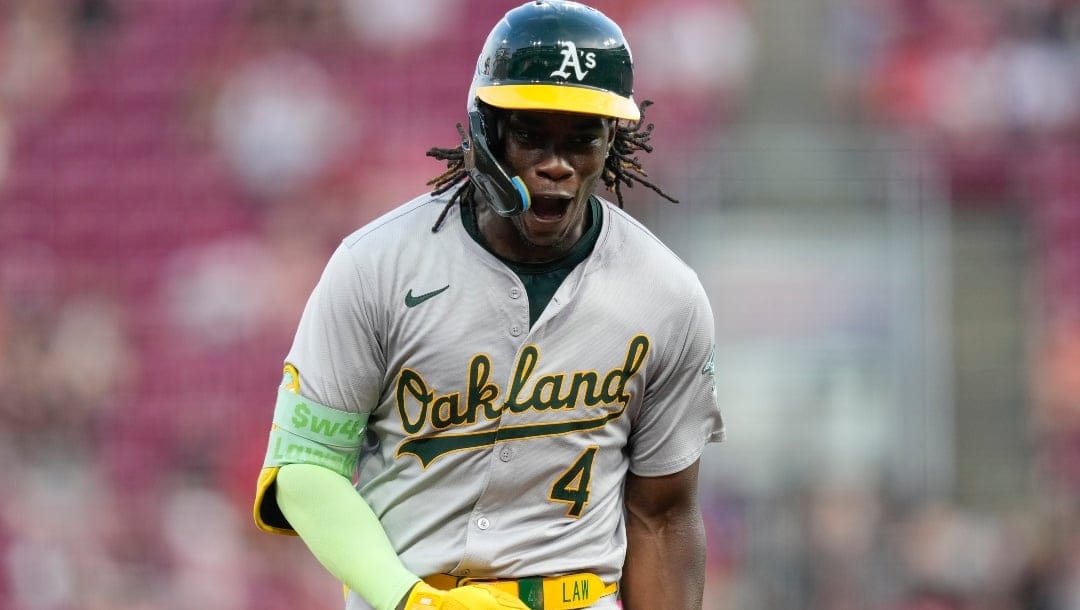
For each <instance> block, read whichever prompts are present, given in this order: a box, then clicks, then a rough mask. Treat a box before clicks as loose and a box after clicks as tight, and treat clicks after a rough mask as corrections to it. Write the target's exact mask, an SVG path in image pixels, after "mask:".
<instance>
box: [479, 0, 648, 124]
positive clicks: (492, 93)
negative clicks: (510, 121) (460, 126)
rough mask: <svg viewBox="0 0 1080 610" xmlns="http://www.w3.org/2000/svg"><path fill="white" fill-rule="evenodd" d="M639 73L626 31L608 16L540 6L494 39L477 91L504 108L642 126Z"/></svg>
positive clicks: (556, 3) (554, 4)
mask: <svg viewBox="0 0 1080 610" xmlns="http://www.w3.org/2000/svg"><path fill="white" fill-rule="evenodd" d="M633 92H634V68H633V61H632V58H631V55H630V46H629V45H628V44H627V42H626V38H624V37H623V33H622V30H621V29H620V28H619V26H618V25H617V24H616V23H615V22H614V21H612V20H611V19H609V18H608V17H607V16H605V15H604V14H603V13H601V12H600V11H598V10H596V9H594V8H591V7H588V6H585V5H583V4H579V3H577V2H570V1H565V0H535V1H532V2H528V3H526V4H523V5H521V6H519V7H517V8H515V9H513V10H511V11H509V12H508V13H506V15H505V16H504V17H503V18H502V19H501V20H500V21H499V23H497V24H496V25H495V27H494V28H493V29H492V30H491V33H490V34H488V37H487V41H486V42H485V43H484V48H483V50H482V51H481V52H480V57H479V58H478V59H477V61H476V74H475V75H474V76H473V81H472V86H471V87H470V88H469V100H468V110H470V111H472V110H475V109H476V106H477V104H476V101H477V100H480V101H482V102H484V103H486V104H489V105H491V106H494V107H496V108H504V109H510V110H536V111H556V112H574V113H579V114H591V115H597V116H604V117H612V118H616V119H629V120H632V121H636V120H638V119H640V118H641V113H640V112H639V110H638V106H637V103H636V102H634V97H633Z"/></svg>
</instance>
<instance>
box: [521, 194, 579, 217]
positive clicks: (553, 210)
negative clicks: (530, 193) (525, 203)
mask: <svg viewBox="0 0 1080 610" xmlns="http://www.w3.org/2000/svg"><path fill="white" fill-rule="evenodd" d="M571 203H573V198H571V197H536V196H534V197H533V198H532V205H531V206H530V207H529V209H530V210H532V213H533V215H534V216H536V218H537V219H538V220H541V221H543V222H558V221H560V220H562V219H563V217H564V216H566V212H567V210H569V209H570V204H571Z"/></svg>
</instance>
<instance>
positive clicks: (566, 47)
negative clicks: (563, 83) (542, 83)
mask: <svg viewBox="0 0 1080 610" xmlns="http://www.w3.org/2000/svg"><path fill="white" fill-rule="evenodd" d="M559 45H561V46H562V51H560V52H561V53H562V58H563V59H562V65H561V66H559V69H558V70H555V71H554V72H552V73H551V75H550V76H561V77H562V78H567V79H568V78H570V73H569V72H567V71H566V69H567V68H573V69H574V78H575V79H577V80H579V81H580V80H583V79H584V78H585V75H586V74H588V73H589V70H582V69H581V58H582V57H584V59H585V67H586V68H589V69H590V70H591V69H592V68H595V67H596V53H580V54H579V53H578V50H577V45H575V44H574V43H573V41H570V40H567V41H565V42H560V43H559ZM579 55H580V57H579Z"/></svg>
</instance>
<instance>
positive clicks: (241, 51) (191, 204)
mask: <svg viewBox="0 0 1080 610" xmlns="http://www.w3.org/2000/svg"><path fill="white" fill-rule="evenodd" d="M596 5H597V6H598V7H600V8H602V9H603V10H604V11H605V12H607V13H608V14H609V15H611V16H612V17H613V18H615V19H616V20H617V21H619V22H620V23H621V24H623V26H624V29H626V30H627V34H628V38H629V39H630V40H631V41H632V43H634V44H635V47H634V48H635V54H636V55H637V56H638V58H639V66H640V70H639V73H640V77H639V82H638V90H639V91H642V92H643V93H642V96H641V97H643V98H650V99H655V100H656V101H657V106H656V107H655V109H650V112H649V113H648V114H647V118H648V120H650V121H655V122H656V123H657V125H658V127H657V136H656V140H655V142H654V143H655V144H657V146H658V147H660V149H661V150H663V147H664V146H668V147H672V146H673V145H674V144H676V143H679V144H681V145H683V146H688V144H687V143H688V142H691V143H692V142H693V141H695V139H697V138H702V139H704V138H706V137H712V136H714V134H715V133H721V134H722V133H723V129H724V128H725V126H727V125H730V124H731V123H732V122H734V121H738V119H739V112H740V109H741V107H742V105H743V104H744V103H746V99H747V98H748V96H749V91H750V89H751V85H752V79H753V76H754V62H755V39H756V36H758V35H759V34H758V32H757V31H756V28H755V23H754V17H753V16H754V12H753V2H750V1H749V0H708V1H707V0H682V1H678V2H671V3H664V4H663V6H662V7H660V6H658V5H657V3H653V2H648V1H646V0H634V1H627V0H621V1H619V2H615V1H614V0H612V1H610V2H598V3H597V4H596ZM505 9H506V4H505V3H503V2H497V1H496V0H439V2H431V1H430V0H393V1H387V0H244V1H242V2H236V1H231V0H138V1H134V0H6V1H4V2H0V464H3V467H2V468H0V489H3V493H2V494H0V608H10V609H12V610H68V609H71V610H74V609H78V610H99V609H110V610H149V609H159V608H168V609H177V610H181V609H187V608H191V609H195V608H199V609H205V608H213V609H215V610H239V609H243V608H259V609H260V610H273V609H276V608H281V609H286V608H290V609H291V608H297V607H300V608H333V607H337V605H338V603H339V601H340V598H339V595H340V589H339V588H337V586H336V584H335V583H334V582H332V580H331V579H330V577H329V576H327V575H326V574H325V573H324V572H323V571H322V570H321V568H320V567H319V566H318V565H317V564H316V563H315V562H314V560H313V559H311V558H310V557H309V556H308V555H307V554H306V552H305V551H304V549H303V548H302V545H301V543H300V542H299V541H295V540H287V539H282V538H278V537H272V536H267V535H265V534H262V533H260V532H258V531H257V530H256V529H255V528H254V526H253V524H252V520H251V517H250V506H251V501H252V493H253V490H254V484H255V477H256V475H257V472H258V469H259V466H260V465H261V463H262V457H263V451H264V449H265V439H266V433H267V424H268V421H269V416H270V412H271V410H272V405H273V400H274V396H275V391H276V384H277V383H278V381H279V379H280V367H281V359H282V357H283V356H284V354H285V352H286V350H287V349H288V346H289V343H290V340H291V333H292V331H293V329H294V326H295V324H296V321H297V320H298V318H299V315H300V311H301V309H302V307H303V304H304V300H305V299H306V297H307V294H308V292H309V291H310V289H311V288H312V286H313V285H314V283H315V281H316V279H317V277H318V274H319V272H320V270H321V267H322V265H323V263H324V262H325V260H326V258H327V256H328V255H329V253H330V251H331V250H332V249H333V247H334V246H335V245H336V243H337V241H338V240H339V239H340V238H341V237H342V236H344V235H345V234H346V233H347V232H349V231H350V230H351V229H352V228H354V227H357V226H359V225H360V224H362V223H363V222H365V221H367V220H370V219H372V218H374V217H375V216H377V215H378V214H380V213H381V212H383V211H386V210H388V209H390V208H392V207H394V206H395V205H396V204H398V203H400V202H401V201H404V200H405V199H407V198H411V197H412V196H415V195H416V194H419V193H420V192H422V190H423V189H424V184H425V182H426V181H427V180H429V179H430V178H432V177H434V176H435V175H437V174H439V173H441V171H442V169H443V168H442V167H440V166H439V164H438V163H436V162H435V161H433V160H431V159H425V152H426V151H427V149H428V148H430V147H433V146H447V145H451V144H453V143H454V142H456V140H457V138H458V135H457V132H456V130H455V129H454V124H455V123H456V122H460V121H461V119H462V118H463V117H462V115H463V110H464V107H465V91H466V89H467V85H468V82H469V79H470V78H471V72H472V69H473V63H474V61H475V54H476V52H477V50H478V48H479V43H480V41H481V40H482V39H483V36H484V35H485V34H486V32H487V29H488V28H489V27H490V24H491V22H492V20H493V18H494V17H495V16H496V15H499V14H501V13H502V12H503V11H504V10H505ZM826 14H827V17H828V20H829V23H830V26H831V28H832V31H831V32H830V35H829V39H828V41H825V42H823V47H822V49H821V52H822V53H823V54H824V61H825V65H826V66H827V67H828V69H829V78H830V81H829V82H830V91H831V92H832V94H833V95H834V99H833V100H832V103H833V104H834V107H835V108H836V109H837V112H838V113H840V114H839V116H841V117H843V118H844V120H850V121H853V122H860V123H861V122H865V123H866V124H867V125H883V126H884V127H882V128H884V129H905V130H917V131H920V132H924V133H927V134H929V135H930V137H932V138H934V139H935V141H938V142H940V145H939V146H938V147H936V148H935V150H937V151H939V152H940V153H941V154H940V159H939V162H940V164H941V168H942V171H943V173H944V174H945V175H946V176H947V177H948V185H949V192H950V193H951V195H952V198H953V201H954V203H955V204H956V205H983V206H1023V207H1024V208H1025V209H1026V211H1027V213H1028V214H1029V215H1030V219H1031V225H1032V227H1033V230H1034V231H1035V232H1036V236H1035V237H1036V239H1035V240H1034V241H1035V243H1037V244H1038V248H1039V250H1038V252H1037V253H1036V255H1037V257H1038V260H1039V266H1038V269H1039V275H1038V277H1037V278H1035V279H1034V281H1033V286H1032V287H1031V288H1030V289H1031V290H1032V292H1033V296H1034V297H1035V298H1037V299H1038V300H1039V302H1040V304H1041V305H1040V306H1041V307H1042V310H1043V311H1042V314H1043V315H1042V316H1041V317H1040V323H1039V324H1037V325H1036V326H1035V328H1033V329H1032V332H1033V335H1034V336H1035V337H1036V338H1035V339H1034V343H1035V345H1036V349H1035V350H1034V351H1035V353H1036V356H1035V359H1036V366H1035V367H1034V370H1035V371H1037V379H1035V380H1034V383H1033V387H1034V388H1035V390H1036V391H1035V395H1034V396H1032V397H1031V410H1032V414H1031V420H1032V427H1033V431H1034V435H1033V438H1034V441H1035V442H1034V443H1033V445H1034V446H1033V449H1032V451H1033V452H1035V453H1037V454H1038V456H1039V459H1038V461H1037V463H1038V466H1039V467H1038V469H1037V471H1036V472H1033V473H1032V476H1031V479H1032V484H1031V488H1030V489H1027V490H1021V493H1023V494H1026V496H1027V497H1024V498H1018V502H1017V503H1016V505H1015V507H1013V508H1012V509H1011V510H1007V511H1002V512H1000V513H995V514H986V513H983V512H979V511H975V510H970V509H967V508H964V507H961V506H957V505H954V504H951V503H948V502H940V501H926V500H925V499H920V498H908V497H896V496H894V495H893V494H891V493H890V490H889V489H888V488H887V486H885V485H882V486H881V487H880V488H877V487H875V488H865V487H860V488H834V487H830V486H825V485H816V484H812V483H809V484H795V485H792V487H791V489H790V490H789V491H788V492H787V493H784V494H782V495H781V496H779V497H772V498H768V499H767V500H763V499H761V498H747V497H740V496H739V495H738V494H734V493H731V492H729V491H726V490H724V489H705V490H703V500H704V506H705V509H706V521H707V527H708V528H709V540H710V559H709V582H708V599H707V601H706V607H707V608H740V609H755V608H809V609H820V610H848V609H856V608H885V609H889V610H893V609H895V610H938V609H941V610H961V609H965V610H966V609H976V608H977V609H991V610H1019V609H1035V610H1072V609H1077V608H1080V5H1077V4H1076V3H1075V2H1071V1H1069V0H981V1H980V0H833V1H832V2H830V3H828V12H827V13H826ZM826 42H827V44H826ZM689 147H690V148H692V146H689ZM684 162H685V159H684V158H681V157H680V156H679V155H673V156H672V157H670V158H667V159H665V155H664V154H662V153H658V154H657V155H655V157H650V158H649V161H648V166H649V167H650V168H651V171H652V172H655V173H656V174H660V175H663V173H664V172H665V171H669V170H670V171H678V166H679V164H680V163H684ZM680 194H682V193H676V196H679V195H680ZM646 195H647V194H646V193H632V194H631V199H633V198H635V197H644V198H645V199H647V197H646ZM1022 433H1027V432H1022Z"/></svg>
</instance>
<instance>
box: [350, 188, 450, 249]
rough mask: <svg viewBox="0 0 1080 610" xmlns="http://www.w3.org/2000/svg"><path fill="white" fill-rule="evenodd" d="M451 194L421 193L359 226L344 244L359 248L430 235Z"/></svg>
mask: <svg viewBox="0 0 1080 610" xmlns="http://www.w3.org/2000/svg"><path fill="white" fill-rule="evenodd" d="M449 197H450V195H449V194H444V195H432V194H431V193H424V194H422V195H419V196H417V197H415V198H413V199H412V200H410V201H407V202H405V203H403V204H401V205H399V206H398V207H396V208H394V209H392V210H390V211H388V212H386V213H384V214H382V215H381V216H379V217H377V218H375V219H374V220H372V221H370V222H368V223H367V224H365V225H364V226H362V227H360V228H358V229H356V230H355V231H353V232H352V233H350V234H349V235H347V236H346V237H345V238H344V239H343V240H342V246H343V247H345V248H346V249H350V250H357V249H363V248H365V247H367V246H368V245H372V246H375V247H378V246H385V245H386V244H388V243H392V242H400V241H401V240H409V239H413V238H419V237H421V236H423V235H424V234H425V233H426V234H429V235H430V234H431V227H432V226H434V224H435V221H436V220H437V219H438V217H439V214H440V213H441V212H442V210H443V208H444V207H445V205H446V203H447V201H448V198H449Z"/></svg>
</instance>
